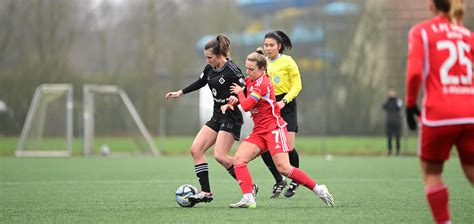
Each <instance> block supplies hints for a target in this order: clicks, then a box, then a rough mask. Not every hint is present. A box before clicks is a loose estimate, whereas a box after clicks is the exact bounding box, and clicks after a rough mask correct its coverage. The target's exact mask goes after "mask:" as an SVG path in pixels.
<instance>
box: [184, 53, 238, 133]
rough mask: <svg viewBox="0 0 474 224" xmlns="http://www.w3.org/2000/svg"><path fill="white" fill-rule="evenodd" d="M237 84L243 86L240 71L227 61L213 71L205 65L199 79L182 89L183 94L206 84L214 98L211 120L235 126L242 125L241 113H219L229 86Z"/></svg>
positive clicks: (226, 96)
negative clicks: (228, 122) (231, 122)
mask: <svg viewBox="0 0 474 224" xmlns="http://www.w3.org/2000/svg"><path fill="white" fill-rule="evenodd" d="M232 83H237V84H238V85H239V86H245V81H244V76H243V75H242V71H241V70H240V68H239V67H237V65H235V64H234V62H233V61H231V60H228V61H227V63H225V65H224V66H223V67H222V68H221V69H217V70H216V69H214V68H212V66H210V65H207V66H206V67H205V68H204V71H203V72H202V73H201V76H200V77H199V79H198V80H197V81H196V82H194V83H191V84H190V85H189V86H187V87H186V88H184V89H183V94H186V93H189V92H193V91H196V90H198V89H200V88H202V87H204V86H205V85H206V84H208V86H209V88H210V89H211V92H212V96H213V98H214V111H213V115H212V119H215V120H216V121H217V122H225V121H229V120H231V121H233V122H235V123H237V124H242V123H243V118H242V113H241V112H240V110H239V109H238V108H235V109H234V110H227V112H226V113H225V114H222V112H221V106H222V105H224V104H226V103H227V101H226V100H227V98H229V96H230V95H231V94H230V86H231V85H232Z"/></svg>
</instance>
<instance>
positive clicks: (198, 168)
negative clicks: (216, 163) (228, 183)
mask: <svg viewBox="0 0 474 224" xmlns="http://www.w3.org/2000/svg"><path fill="white" fill-rule="evenodd" d="M194 172H195V173H196V176H197V177H198V179H199V184H201V191H205V192H211V185H210V184H209V167H208V165H207V163H201V164H197V165H194Z"/></svg>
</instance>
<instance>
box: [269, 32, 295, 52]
mask: <svg viewBox="0 0 474 224" xmlns="http://www.w3.org/2000/svg"><path fill="white" fill-rule="evenodd" d="M267 38H272V39H274V40H276V41H277V42H278V43H279V44H280V45H281V48H280V50H279V51H278V52H279V53H280V54H281V53H283V52H284V51H285V50H291V48H292V47H293V44H291V40H290V38H289V37H288V35H286V34H285V33H284V32H283V31H281V30H275V31H273V32H269V33H267V34H265V39H267Z"/></svg>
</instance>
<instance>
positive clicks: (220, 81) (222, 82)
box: [219, 77, 225, 85]
mask: <svg viewBox="0 0 474 224" xmlns="http://www.w3.org/2000/svg"><path fill="white" fill-rule="evenodd" d="M224 82H225V79H224V78H222V77H221V78H220V79H219V83H220V84H221V85H222V84H224Z"/></svg>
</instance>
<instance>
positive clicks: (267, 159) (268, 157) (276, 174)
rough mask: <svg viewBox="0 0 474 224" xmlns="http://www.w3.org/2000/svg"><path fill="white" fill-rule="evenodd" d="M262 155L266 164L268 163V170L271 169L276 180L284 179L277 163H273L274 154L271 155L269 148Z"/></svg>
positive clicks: (278, 181) (277, 181)
mask: <svg viewBox="0 0 474 224" xmlns="http://www.w3.org/2000/svg"><path fill="white" fill-rule="evenodd" d="M261 157H262V159H263V162H264V163H265V165H267V167H268V170H270V172H271V173H272V175H273V178H275V182H276V183H280V182H281V181H282V180H283V177H282V176H281V174H280V173H279V172H278V170H277V168H276V166H275V163H273V159H272V156H271V155H270V152H269V151H268V150H267V151H266V152H264V153H262V156H261Z"/></svg>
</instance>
